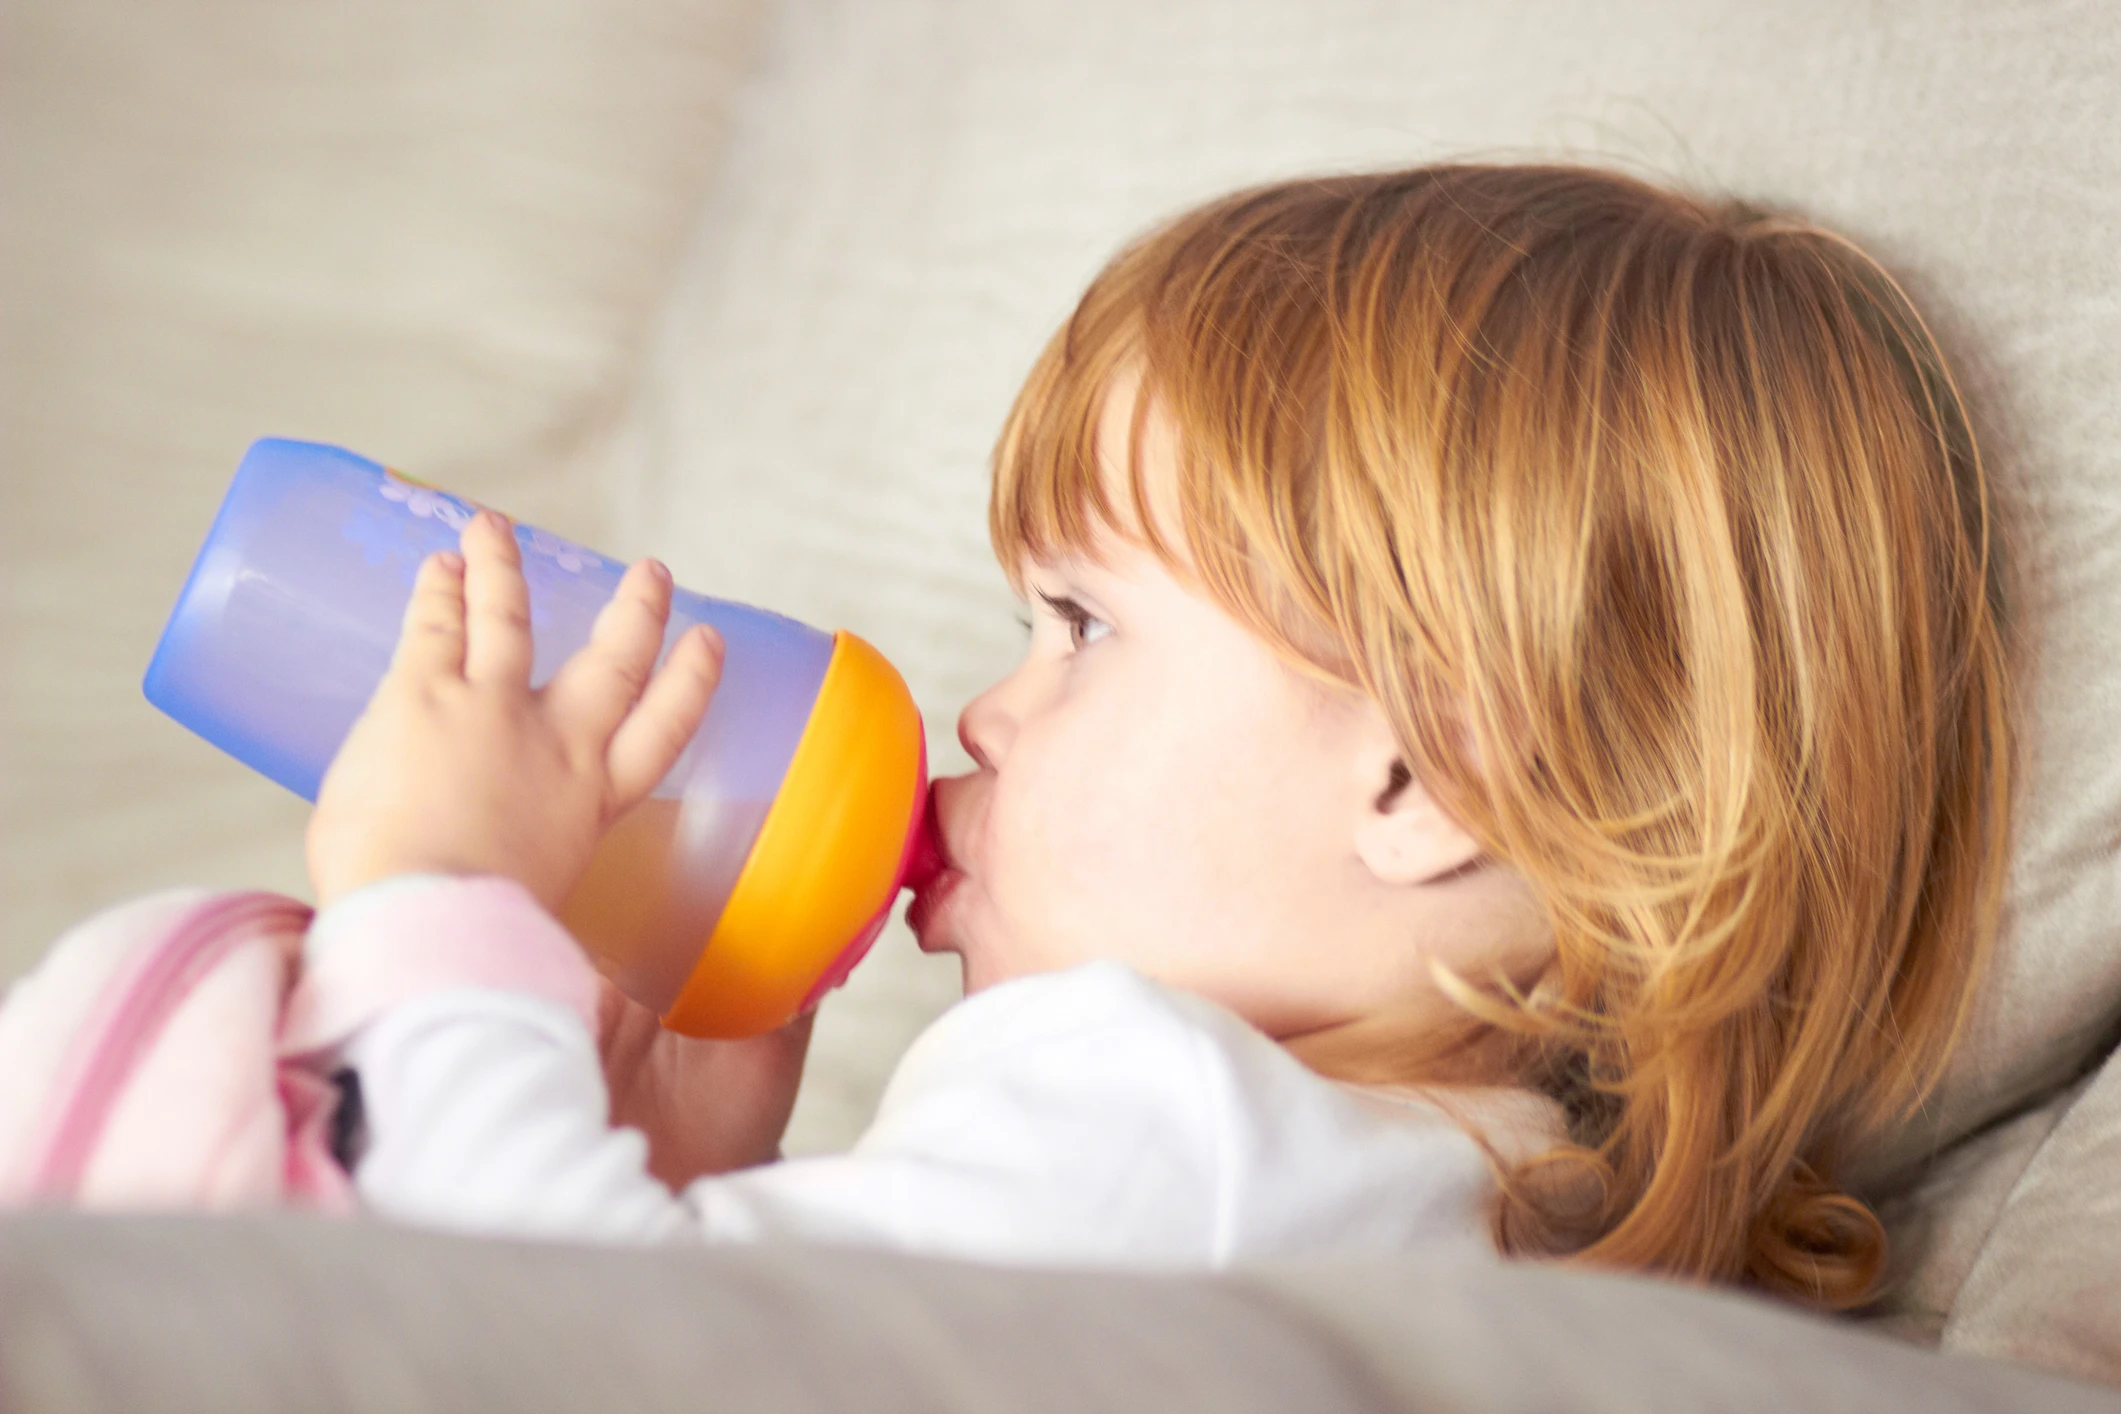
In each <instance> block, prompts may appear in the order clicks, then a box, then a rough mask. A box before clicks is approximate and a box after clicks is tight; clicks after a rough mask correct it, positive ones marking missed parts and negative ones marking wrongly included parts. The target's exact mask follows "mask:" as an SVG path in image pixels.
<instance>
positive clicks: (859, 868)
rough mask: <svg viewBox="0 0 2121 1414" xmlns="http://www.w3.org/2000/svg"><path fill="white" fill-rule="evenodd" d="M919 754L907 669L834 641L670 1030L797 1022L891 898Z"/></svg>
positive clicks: (848, 640) (844, 636)
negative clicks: (902, 673)
mask: <svg viewBox="0 0 2121 1414" xmlns="http://www.w3.org/2000/svg"><path fill="white" fill-rule="evenodd" d="M922 746H923V740H922V733H921V716H920V712H919V711H918V710H917V709H916V708H915V707H914V705H913V696H912V694H911V693H909V692H908V691H907V690H906V683H905V680H904V679H903V678H901V677H900V676H899V674H898V670H897V669H896V668H894V667H892V666H891V664H890V662H889V661H888V660H887V659H886V658H885V657H884V655H883V654H881V653H879V652H877V651H876V650H875V649H874V648H872V647H870V646H869V645H868V644H867V643H865V642H863V641H862V640H861V639H859V638H856V637H855V636H854V635H853V634H851V633H848V632H846V631H844V630H842V631H841V632H839V633H836V634H834V635H833V643H832V658H831V660H830V661H829V662H828V663H827V664H826V666H825V678H824V681H823V682H822V683H820V684H819V685H818V690H817V701H816V703H815V704H814V705H813V706H812V707H811V709H810V721H809V723H808V724H807V725H806V726H805V727H804V728H803V735H802V739H801V740H800V741H798V742H797V743H796V747H795V754H794V756H793V757H791V758H790V759H789V762H788V770H787V773H786V774H785V775H784V776H783V777H782V778H781V788H780V791H779V793H778V794H777V795H775V797H774V800H773V804H772V805H771V806H770V807H768V808H767V811H766V818H765V820H764V821H763V822H762V823H761V824H760V826H759V833H758V838H757V839H756V840H755V841H754V842H753V843H752V846H751V854H750V856H749V857H748V858H747V859H746V860H745V862H744V869H743V872H742V873H741V874H739V875H738V876H737V881H736V887H735V888H734V889H732V890H731V891H730V894H729V902H728V904H727V905H726V906H725V907H724V908H723V909H722V916H721V919H720V921H719V922H718V923H716V925H715V929H714V933H713V935H712V936H711V937H710V938H709V939H708V941H707V947H706V949H705V950H704V951H703V952H702V953H701V954H700V960H699V962H698V963H697V964H696V965H695V966H694V967H693V969H692V975H691V976H690V977H688V978H687V979H686V980H685V985H684V986H683V987H682V988H681V989H680V990H679V992H678V998H677V1000H676V1001H675V1002H672V1003H671V1005H670V1010H669V1011H667V1012H665V1013H664V1015H663V1024H664V1025H665V1026H666V1027H668V1028H670V1029H671V1030H673V1031H679V1032H682V1033H684V1034H685V1035H688V1036H719V1037H737V1036H756V1035H758V1034H760V1033H761V1032H765V1031H770V1030H772V1029H773V1028H774V1027H776V1026H779V1025H781V1024H782V1023H784V1022H786V1021H788V1020H790V1019H791V1018H792V1017H794V1016H795V1014H796V1012H797V1011H798V1010H799V1009H800V1008H801V1006H802V1004H803V1001H804V999H805V998H806V997H808V996H809V995H810V992H811V989H812V988H813V987H814V986H815V985H816V983H817V981H818V978H819V977H820V976H822V975H823V974H824V971H825V969H826V968H828V967H830V966H831V965H832V963H833V961H834V960H835V959H836V958H838V957H839V955H840V954H841V952H842V951H844V950H845V949H846V947H847V945H848V944H849V943H851V942H853V941H854V940H855V939H856V938H857V937H858V936H860V934H861V932H862V930H863V928H864V926H865V925H867V924H868V923H869V922H870V920H871V919H873V918H875V917H876V915H877V913H878V912H879V910H881V909H883V908H885V907H886V906H888V905H889V904H890V902H891V896H892V894H893V893H894V892H896V889H897V884H898V873H899V865H900V862H901V860H902V859H903V858H904V855H905V845H906V831H907V827H908V826H907V822H908V821H910V820H912V819H914V818H915V811H914V805H915V800H914V797H915V795H916V794H917V793H918V792H919V790H920V786H921V780H920V777H921V765H920V762H921V753H922Z"/></svg>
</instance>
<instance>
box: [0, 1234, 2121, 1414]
mask: <svg viewBox="0 0 2121 1414" xmlns="http://www.w3.org/2000/svg"><path fill="white" fill-rule="evenodd" d="M0 1407H4V1408H6V1409H8V1410H10V1411H13V1414H48V1411H49V1414H58V1411H65V1414H96V1412H97V1411H101V1410H113V1411H116V1410H123V1411H127V1414H162V1412H163V1411H177V1410H209V1409H210V1410H213V1411H215V1414H246V1411H251V1410H257V1411H274V1412H275V1414H277V1411H281V1410H292V1409H332V1410H339V1411H346V1412H347V1414H355V1412H356V1411H363V1410H378V1411H382V1410H393V1411H395V1410H406V1409H420V1410H427V1411H433V1414H446V1411H452V1410H488V1409H540V1410H555V1411H564V1410H583V1411H596V1414H603V1411H608V1410H625V1411H629V1414H663V1412H664V1411H670V1412H671V1414H676V1411H678V1410H693V1409H735V1410H766V1409H771V1410H779V1411H785V1412H786V1414H826V1411H842V1410H844V1411H860V1414H890V1411H893V1410H908V1411H911V1410H922V1411H930V1410H932V1411H960V1410H962V1411H973V1410H978V1411H1018V1410H1020V1411H1027V1412H1028V1411H1054V1412H1055V1414H1060V1411H1068V1414H1089V1412H1093V1411H1114V1414H1120V1412H1121V1411H1142V1414H1149V1411H1155V1414H1187V1411H1196V1410H1197V1411H1201V1414H1246V1411H1254V1410H1256V1411H1262V1414H1264V1411H1268V1410H1301V1411H1304V1414H1360V1412H1363V1411H1377V1412H1378V1414H1383V1411H1387V1410H1403V1411H1408V1412H1409V1414H1412V1411H1427V1410H1445V1409H1448V1410H1459V1411H1466V1414H1481V1412H1482V1411H1497V1412H1498V1414H1499V1412H1500V1411H1513V1412H1514V1411H1521V1412H1522V1414H1577V1412H1578V1411H1583V1414H1590V1411H1596V1410H1613V1409H1626V1410H1631V1411H1656V1410H1665V1409H1670V1410H1697V1409H1704V1408H1715V1409H1722V1410H1730V1411H1733V1414H1746V1411H1753V1410H1758V1411H1763V1414H1765V1411H1770V1410H1772V1411H1781V1410H1786V1409H1792V1408H1800V1409H1807V1410H1849V1411H1862V1414H1872V1411H1876V1410H1880V1409H1892V1408H1919V1409H1923V1410H1928V1411H1937V1414H1956V1412H1957V1411H1973V1410H1984V1409H1986V1410H2002V1409H2010V1410H2015V1411H2020V1414H2031V1412H2032V1411H2042V1410H2052V1411H2056V1414H2074V1411H2083V1414H2113V1411H2117V1410H2121V1397H2117V1396H2115V1395H2113V1394H2111V1393H2106V1394H2102V1393H2099V1392H2097V1391H2094V1390H2090V1389H2086V1388H2083V1387H2080V1386H2073V1385H2068V1384H2064V1383H2062V1382H2060V1381H2056V1380H2050V1379H2047V1378H2044V1377H2041V1376H2037V1375H2033V1374H2031V1373H2030V1372H2025V1371H2019V1370H2013V1369H2011V1368H2009V1367H2008V1366H2003V1365H1997V1364H1991V1363H1988V1362H1985V1361H1978V1360H1972V1359H1957V1358H1946V1357H1942V1356H1936V1355H1930V1354H1927V1353H1924V1352H1918V1351H1914V1350H1910V1349H1908V1348H1907V1347H1905V1346H1901V1345H1897V1344H1893V1343H1889V1342H1885V1341H1881V1340H1876V1339H1872V1338H1866V1337H1864V1336H1862V1335H1859V1334H1857V1333H1855V1332H1852V1331H1847V1330H1842V1329H1837V1328H1835V1327H1833V1326H1830V1325H1828V1324H1826V1323H1825V1322H1821V1321H1817V1320H1812V1319H1809V1318H1804V1317H1800V1316H1796V1315H1793V1314H1790V1313H1788V1312H1786V1311H1780V1310H1775V1309H1772V1308H1770V1307H1767V1306H1765V1305H1763V1304H1760V1303H1756V1302H1751V1301H1742V1300H1739V1299H1736V1298H1733V1297H1726V1296H1714V1295H1709V1294H1705V1293H1700V1292H1691V1291H1686V1290H1682V1289H1679V1288H1676V1287H1669V1286H1664V1285H1660V1284H1656V1283H1651V1282H1644V1281H1632V1280H1625V1279H1621V1278H1615V1277H1601V1276H1591V1275H1587V1274H1584V1273H1572V1272H1562V1271H1556V1270H1551V1269H1540V1268H1536V1267H1505V1266H1502V1265H1501V1264H1498V1263H1495V1262H1492V1261H1484V1260H1479V1261H1466V1260H1464V1259H1463V1258H1459V1259H1457V1260H1442V1261H1423V1260H1421V1259H1419V1258H1409V1259H1404V1260H1401V1261H1398V1262H1394V1263H1389V1264H1381V1265H1380V1264H1336V1265H1332V1266H1316V1267H1305V1268H1300V1269H1291V1270H1277V1271H1273V1272H1265V1271H1263V1272H1259V1273H1255V1274H1244V1275H1236V1276H1230V1277H1224V1278H1209V1277H1190V1278H1177V1277H1147V1276H1120V1275H1111V1274H1097V1273H1081V1272H1067V1273H1063V1272H1011V1271H1006V1270H1003V1269H1000V1268H993V1267H979V1266H970V1265H962V1264H955V1263H945V1262H929V1261H920V1260H916V1259H912V1258H907V1257H900V1256H892V1255H886V1254H882V1253H870V1252H856V1251H851V1250H845V1251H834V1250H832V1249H829V1248H812V1247H795V1246H786V1247H765V1248H721V1249H713V1248H710V1249H704V1250H703V1249H699V1248H688V1247H679V1248H664V1249H659V1250H648V1251H617V1250H600V1249H592V1248H581V1247H566V1246H559V1245H552V1246H539V1245H533V1244H514V1243H498V1242H478V1241H471V1240H467V1239H463V1238H454V1237H440V1236H430V1235H424V1234H419V1233H415V1232H411V1231H408V1230H404V1229H394V1228H389V1227H384V1226H381V1225H373V1224H343V1225H341V1224H330V1223H324V1222H320V1221H316V1220H300V1219H290V1218H268V1219H240V1220H219V1221H216V1220H211V1219H197V1218H190V1219H130V1220H125V1221H113V1220H108V1219H104V1220H96V1219H83V1218H75V1217H62V1216H45V1217H31V1218H15V1219H10V1220H5V1221H0Z"/></svg>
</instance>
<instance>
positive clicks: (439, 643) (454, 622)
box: [390, 550, 464, 678]
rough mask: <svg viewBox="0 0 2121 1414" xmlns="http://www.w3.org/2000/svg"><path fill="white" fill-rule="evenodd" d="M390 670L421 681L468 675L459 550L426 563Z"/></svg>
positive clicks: (415, 582)
mask: <svg viewBox="0 0 2121 1414" xmlns="http://www.w3.org/2000/svg"><path fill="white" fill-rule="evenodd" d="M390 670H391V672H393V673H400V674H403V673H410V674H412V675H414V676H416V677H420V678H434V677H453V676H455V675H457V674H459V673H461V672H463V671H464V557H463V556H462V555H459V554H457V553H456V552H455V551H454V550H443V551H441V552H440V553H438V554H433V555H429V556H428V557H427V558H426V559H425V560H422V561H421V562H420V573H419V575H418V577H416V578H415V579H414V580H413V582H412V599H411V600H410V602H408V603H407V604H406V605H405V618H404V622H403V623H402V625H401V626H400V627H399V629H398V646H397V650H396V651H395V652H394V653H392V654H391V658H390Z"/></svg>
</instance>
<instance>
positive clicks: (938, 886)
mask: <svg viewBox="0 0 2121 1414" xmlns="http://www.w3.org/2000/svg"><path fill="white" fill-rule="evenodd" d="M964 880H965V876H964V875H963V874H960V873H959V872H958V871H957V870H955V869H952V868H950V867H948V866H947V865H946V866H944V867H943V868H942V869H940V870H938V871H937V872H936V873H935V874H933V875H931V876H930V877H929V879H928V880H927V882H925V883H924V884H922V885H921V887H920V888H919V889H918V890H916V891H915V892H914V895H913V902H912V903H910V904H908V905H906V926H907V927H908V928H911V929H912V930H913V936H914V938H915V940H916V941H918V942H919V944H920V947H921V951H922V952H933V951H935V949H933V948H931V947H930V946H929V945H928V925H929V924H931V923H932V922H934V921H935V915H936V912H937V910H939V909H940V908H942V906H943V905H944V904H945V903H946V902H948V901H949V898H950V895H951V894H953V893H955V892H957V886H958V885H959V884H961V883H963V882H964Z"/></svg>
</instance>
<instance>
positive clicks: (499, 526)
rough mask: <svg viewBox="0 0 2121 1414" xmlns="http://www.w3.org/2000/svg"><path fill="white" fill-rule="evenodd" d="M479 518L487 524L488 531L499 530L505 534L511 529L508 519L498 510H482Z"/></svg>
mask: <svg viewBox="0 0 2121 1414" xmlns="http://www.w3.org/2000/svg"><path fill="white" fill-rule="evenodd" d="M479 517H480V519H482V520H484V521H485V522H486V528H487V529H488V530H499V531H503V532H505V531H507V530H508V529H509V525H508V517H507V516H504V515H502V514H501V513H500V512H499V511H497V510H493V509H491V508H488V509H486V510H482V511H480V512H479Z"/></svg>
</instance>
